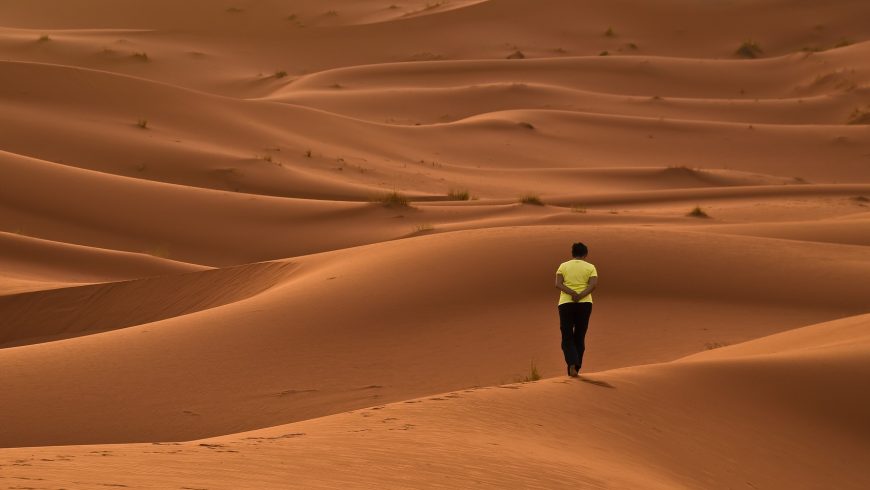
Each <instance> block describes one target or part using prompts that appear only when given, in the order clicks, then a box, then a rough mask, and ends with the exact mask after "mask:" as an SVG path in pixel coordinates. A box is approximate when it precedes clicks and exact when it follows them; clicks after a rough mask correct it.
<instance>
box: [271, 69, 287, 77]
mask: <svg viewBox="0 0 870 490" xmlns="http://www.w3.org/2000/svg"><path fill="white" fill-rule="evenodd" d="M273 76H274V77H275V78H284V77H286V76H287V72H286V71H284V70H281V71H276V72H275V74H274V75H273Z"/></svg>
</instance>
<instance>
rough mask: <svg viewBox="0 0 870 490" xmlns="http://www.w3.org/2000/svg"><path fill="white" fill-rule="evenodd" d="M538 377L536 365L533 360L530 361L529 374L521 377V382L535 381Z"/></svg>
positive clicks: (539, 376) (539, 374)
mask: <svg viewBox="0 0 870 490" xmlns="http://www.w3.org/2000/svg"><path fill="white" fill-rule="evenodd" d="M539 379H541V373H539V372H538V366H536V365H535V361H532V362H531V364H530V365H529V374H527V375H526V376H525V377H524V378H523V382H525V383H528V382H529V381H537V380H539Z"/></svg>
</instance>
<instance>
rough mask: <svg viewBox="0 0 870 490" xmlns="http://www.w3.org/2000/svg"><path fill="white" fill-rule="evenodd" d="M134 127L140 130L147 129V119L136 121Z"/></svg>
mask: <svg viewBox="0 0 870 490" xmlns="http://www.w3.org/2000/svg"><path fill="white" fill-rule="evenodd" d="M136 126H138V127H139V128H141V129H148V120H147V119H139V120H138V121H136Z"/></svg>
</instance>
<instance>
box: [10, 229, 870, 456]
mask: <svg viewBox="0 0 870 490" xmlns="http://www.w3.org/2000/svg"><path fill="white" fill-rule="evenodd" d="M578 233H582V234H583V236H584V238H585V239H586V240H587V242H588V243H589V244H590V247H592V249H593V250H595V261H596V264H597V265H598V266H599V268H600V270H601V272H602V275H606V277H607V279H606V282H604V283H603V284H604V286H603V288H604V289H603V290H602V291H606V295H603V297H602V298H601V299H599V304H598V305H597V308H596V313H595V315H596V317H595V318H596V328H595V329H594V330H593V331H592V332H591V333H590V336H589V341H590V343H591V345H594V346H595V347H594V349H592V350H591V351H590V354H589V358H588V369H590V370H592V371H598V370H601V369H609V368H614V367H622V366H628V365H634V364H641V363H646V362H659V361H666V360H671V359H674V358H676V357H680V356H683V355H686V354H689V353H692V352H696V351H698V350H702V349H704V348H705V345H713V344H722V343H726V344H727V343H733V342H739V341H743V340H746V339H750V338H754V337H758V336H761V335H766V334H769V333H771V332H775V331H780V330H783V329H786V328H791V327H795V326H799V325H806V324H808V323H812V322H816V321H820V320H825V319H832V318H838V317H842V316H846V315H853V314H857V313H862V312H864V311H866V308H867V298H866V294H865V293H864V292H863V291H862V290H861V289H860V288H855V287H854V285H855V284H858V283H860V282H861V280H862V278H864V277H867V275H868V274H870V257H868V256H867V253H866V250H865V249H864V248H863V247H854V246H845V245H835V244H822V243H801V242H789V241H782V240H773V239H760V238H753V237H739V236H728V235H714V234H707V233H697V232H677V231H672V232H669V231H660V230H650V229H646V228H643V227H627V226H626V227H611V226H603V227H585V226H579V227H578V226H537V227H534V228H529V227H513V228H496V229H487V230H473V231H466V232H455V233H444V234H434V235H429V236H422V237H418V238H413V239H410V240H401V241H391V242H387V243H380V244H374V245H368V246H364V247H357V248H350V249H344V250H341V251H336V252H330V253H325V254H318V255H313V256H308V257H302V258H298V259H295V260H294V261H293V263H292V265H293V266H295V267H296V268H295V269H294V270H293V272H292V273H291V274H290V275H289V276H287V277H286V279H280V276H274V275H271V276H269V275H267V276H263V275H262V274H252V272H253V271H250V272H245V271H244V270H239V271H238V272H234V271H233V269H225V271H226V272H227V273H232V274H235V276H229V279H230V280H229V282H218V281H215V280H208V279H206V277H205V275H210V276H212V277H213V276H215V275H216V274H219V273H220V272H212V271H206V272H197V273H192V274H187V275H184V276H173V277H167V278H158V279H153V280H145V281H135V282H133V283H128V284H119V285H117V286H115V285H105V286H92V287H89V288H90V289H89V290H88V291H80V290H81V289H82V288H74V289H72V290H57V291H52V292H49V293H31V294H27V295H20V296H18V297H7V298H5V299H4V301H2V302H0V311H2V312H3V315H4V317H5V318H12V319H17V320H16V321H15V322H13V324H14V323H18V325H16V326H11V329H9V330H7V333H6V335H7V336H9V338H12V339H15V340H17V341H18V342H19V343H22V342H28V339H27V338H26V337H24V333H23V332H32V331H34V328H36V327H37V325H38V326H39V330H36V331H38V332H39V335H40V336H49V335H61V334H64V333H67V334H68V333H70V332H71V333H75V334H78V333H79V331H80V330H81V329H82V326H84V325H91V324H92V325H94V326H95V327H96V328H98V329H102V330H105V329H118V330H114V331H111V332H108V333H103V334H98V335H88V336H83V337H77V338H72V339H69V340H65V341H61V342H53V343H38V344H35V345H28V346H23V347H15V348H8V349H4V350H3V351H2V354H3V355H2V356H0V389H2V390H3V391H5V392H10V393H17V397H16V398H15V399H14V400H11V401H9V402H7V403H5V404H4V405H3V407H2V408H0V415H2V416H3V417H7V418H10V417H11V418H16V419H18V420H20V421H21V423H20V424H19V425H18V427H15V428H10V429H9V430H7V431H4V434H3V439H2V443H3V444H4V445H12V446H18V445H42V444H71V443H86V442H87V443H97V442H130V441H154V440H183V439H191V438H197V437H203V436H209V435H215V434H221V433H227V432H235V431H239V430H246V429H252V428H257V427H265V426H270V425H275V424H279V423H284V422H289V421H294V420H300V419H305V418H311V417H315V416H322V415H325V414H330V413H336V412H340V411H344V410H348V409H355V408H361V407H365V406H368V405H371V404H373V403H380V402H383V401H397V400H401V399H404V398H409V397H413V396H422V395H425V394H427V393H437V392H443V391H448V390H451V389H459V388H466V387H471V386H485V385H490V384H494V383H499V382H506V381H510V380H512V379H514V378H515V377H517V376H520V377H521V376H522V375H523V372H524V371H528V365H529V363H530V362H531V361H535V362H536V363H537V365H538V366H539V367H540V369H541V372H542V373H544V374H545V375H548V376H555V375H559V374H561V373H562V370H563V368H562V361H561V355H560V353H559V351H558V349H554V348H553V346H554V345H558V330H557V329H556V328H555V322H556V318H555V308H554V299H553V293H552V286H551V284H550V282H551V275H552V271H553V270H554V269H555V267H556V265H557V264H558V262H559V259H558V258H559V257H560V255H562V252H561V251H562V249H563V248H564V243H565V242H566V241H568V242H569V241H570V239H571V237H573V236H577V234H578ZM795 264H800V267H797V266H796V265H795ZM287 265H288V266H289V265H291V264H290V263H288V264H287ZM274 267H281V266H280V264H275V265H274ZM471 268H473V269H474V271H475V273H474V274H469V273H468V270H469V269H471ZM221 272H222V271H221ZM243 272H244V273H243ZM197 276H203V279H197ZM270 277H272V278H274V279H272V281H274V280H277V281H278V285H277V286H273V287H272V288H271V289H268V290H266V291H265V292H263V293H261V294H258V295H255V296H253V297H251V298H249V299H246V300H243V301H236V302H233V303H229V304H226V305H225V306H217V305H219V304H221V303H216V301H218V300H212V299H210V298H226V300H234V299H235V300H238V299H241V298H242V297H245V296H249V295H250V294H252V293H257V292H259V291H261V290H263V289H266V288H267V287H268V286H271V285H272V284H273V283H272V282H268V283H266V284H264V280H265V281H268V280H270V279H269V278H270ZM807 281H811V283H812V287H814V288H816V289H815V290H814V292H813V294H811V295H807V294H806V288H807ZM175 291H185V292H186V293H185V296H186V297H187V299H186V300H185V301H198V302H199V303H203V302H209V301H210V302H211V303H210V304H205V305H203V306H216V307H213V308H211V309H205V310H203V311H198V312H197V311H196V310H197V309H200V308H201V307H197V308H193V307H191V306H187V305H186V304H185V303H184V302H182V301H180V300H178V301H175V302H174V304H173V305H172V307H173V308H177V309H179V310H177V311H175V314H181V313H187V314H186V315H183V316H177V317H174V318H168V319H165V320H160V321H154V322H153V323H143V324H141V325H138V326H131V325H136V324H138V323H142V322H143V321H147V320H148V319H149V317H150V318H153V319H155V320H156V319H159V318H165V317H166V316H168V313H167V310H166V307H165V306H164V304H163V303H164V301H165V299H164V298H165V297H166V295H167V294H168V295H171V294H173V292H175ZM85 293H87V294H88V297H90V298H93V299H90V300H89V302H88V308H87V310H85V311H82V313H80V314H79V315H77V316H75V317H63V316H58V315H56V314H55V313H54V312H62V311H66V310H69V309H71V308H74V307H75V305H76V304H77V303H78V302H79V301H80V299H79V298H80V297H81V295H83V294H85ZM198 298H202V299H198ZM226 300H223V301H226ZM336 302H338V303H340V305H341V306H340V307H335V306H334V305H335V303H336ZM127 305H135V307H129V306H127ZM738 305H739V307H737V306H738ZM181 308H184V309H181ZM170 311H172V310H170ZM37 312H40V313H37ZM30 321H33V322H36V323H35V324H34V325H33V326H29V322H30ZM112 322H114V324H113V323H112ZM123 327H128V328H123ZM50 328H54V329H55V331H54V332H52V331H50V330H48V329H50ZM38 340H39V338H34V339H32V340H30V341H38ZM482 346H486V347H485V348H482ZM143 366H148V368H147V369H143V368H142V367H143ZM406 373H414V375H413V376H406ZM82 391H85V392H88V393H95V394H96V393H102V394H103V396H97V397H95V398H91V397H88V398H83V397H79V396H77V395H76V393H80V392H82ZM56 398H60V399H63V400H65V402H64V405H63V406H58V405H55V404H52V403H51V402H50V400H51V399H56ZM153 417H158V418H159V420H160V423H159V424H154V423H153ZM61 427H63V429H61Z"/></svg>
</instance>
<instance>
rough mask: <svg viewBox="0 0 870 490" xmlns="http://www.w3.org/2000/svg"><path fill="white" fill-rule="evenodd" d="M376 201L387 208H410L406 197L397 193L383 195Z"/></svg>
mask: <svg viewBox="0 0 870 490" xmlns="http://www.w3.org/2000/svg"><path fill="white" fill-rule="evenodd" d="M377 200H378V202H380V203H381V204H383V205H384V206H386V207H388V208H407V207H409V206H410V204H409V203H410V201H409V200H408V196H406V195H404V194H401V193H399V192H397V191H393V192H388V193H386V194H383V195H381V196H379V197H378V198H377Z"/></svg>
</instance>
